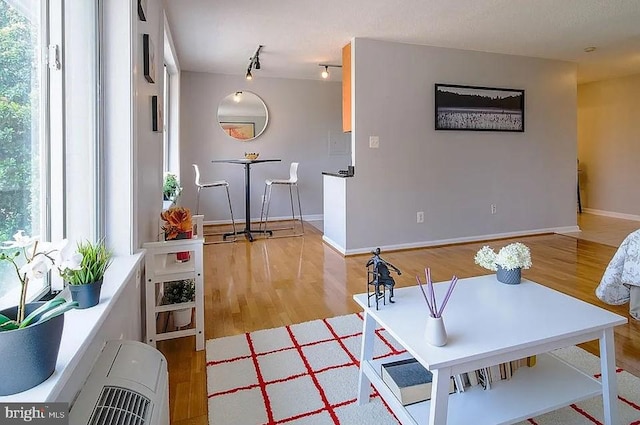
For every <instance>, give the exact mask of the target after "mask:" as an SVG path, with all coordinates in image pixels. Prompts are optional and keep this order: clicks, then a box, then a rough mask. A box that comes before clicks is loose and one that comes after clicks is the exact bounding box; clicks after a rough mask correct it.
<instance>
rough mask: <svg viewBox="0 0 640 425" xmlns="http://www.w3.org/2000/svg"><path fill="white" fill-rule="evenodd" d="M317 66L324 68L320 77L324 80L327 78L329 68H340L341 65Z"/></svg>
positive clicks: (320, 64) (323, 64)
mask: <svg viewBox="0 0 640 425" xmlns="http://www.w3.org/2000/svg"><path fill="white" fill-rule="evenodd" d="M318 66H322V67H324V69H323V70H322V73H321V74H320V75H322V78H324V79H325V80H326V79H327V78H329V67H332V68H342V65H330V64H327V63H319V64H318Z"/></svg>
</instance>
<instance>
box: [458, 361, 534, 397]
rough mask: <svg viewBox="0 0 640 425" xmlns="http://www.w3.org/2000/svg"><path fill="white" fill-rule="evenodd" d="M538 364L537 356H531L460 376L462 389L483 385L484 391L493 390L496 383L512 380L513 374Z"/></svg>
mask: <svg viewBox="0 0 640 425" xmlns="http://www.w3.org/2000/svg"><path fill="white" fill-rule="evenodd" d="M535 364H536V356H529V357H525V358H522V359H519V360H513V361H510V362H504V363H500V364H497V365H494V366H490V367H485V368H482V369H477V370H473V371H471V372H466V373H462V374H460V375H459V378H458V379H459V380H461V381H462V384H461V387H462V391H464V388H465V387H473V386H476V385H481V386H482V388H484V389H489V388H491V384H492V383H494V382H498V381H502V380H508V379H511V377H512V376H513V374H514V373H515V372H516V370H518V369H519V368H521V367H525V366H526V367H533V366H534V365H535Z"/></svg>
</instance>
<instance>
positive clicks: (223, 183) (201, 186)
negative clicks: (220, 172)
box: [192, 164, 236, 235]
mask: <svg viewBox="0 0 640 425" xmlns="http://www.w3.org/2000/svg"><path fill="white" fill-rule="evenodd" d="M192 165H193V169H194V170H195V172H196V180H195V184H196V187H197V188H198V194H197V195H196V215H197V214H198V213H199V209H200V191H201V190H202V189H208V188H212V187H224V188H225V190H226V191H227V201H228V202H229V212H230V213H231V225H232V226H233V233H235V232H236V222H235V220H234V219H233V208H231V197H230V196H229V182H228V181H226V180H216V181H212V182H208V183H202V182H200V168H199V167H198V165H197V164H192ZM216 234H217V233H216ZM210 235H211V234H210Z"/></svg>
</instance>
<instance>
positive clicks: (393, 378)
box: [381, 358, 455, 406]
mask: <svg viewBox="0 0 640 425" xmlns="http://www.w3.org/2000/svg"><path fill="white" fill-rule="evenodd" d="M381 372H382V373H381V376H382V380H383V381H384V383H385V384H387V386H388V387H389V389H390V390H391V392H393V394H395V396H396V398H397V399H398V400H399V401H400V403H402V405H403V406H406V405H408V404H412V403H418V402H420V401H424V400H429V399H430V398H431V381H432V379H433V375H432V374H431V372H429V371H428V370H427V369H426V368H425V367H424V366H422V365H421V364H420V363H419V362H418V361H417V360H416V359H413V358H410V359H405V360H398V361H395V362H390V363H384V364H383V365H382V371H381ZM450 384H451V385H450V388H449V393H453V392H454V391H455V387H454V382H453V378H452V379H451V381H450Z"/></svg>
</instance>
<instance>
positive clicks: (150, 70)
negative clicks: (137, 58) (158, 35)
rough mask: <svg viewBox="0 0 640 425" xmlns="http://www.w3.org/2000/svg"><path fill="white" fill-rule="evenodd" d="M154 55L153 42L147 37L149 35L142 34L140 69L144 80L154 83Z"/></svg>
mask: <svg viewBox="0 0 640 425" xmlns="http://www.w3.org/2000/svg"><path fill="white" fill-rule="evenodd" d="M155 59H156V53H155V46H154V45H153V40H151V37H149V34H142V68H143V71H144V78H145V79H146V80H147V81H148V82H150V83H154V82H155V79H156V60H155Z"/></svg>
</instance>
